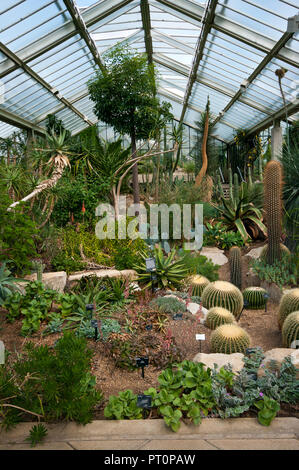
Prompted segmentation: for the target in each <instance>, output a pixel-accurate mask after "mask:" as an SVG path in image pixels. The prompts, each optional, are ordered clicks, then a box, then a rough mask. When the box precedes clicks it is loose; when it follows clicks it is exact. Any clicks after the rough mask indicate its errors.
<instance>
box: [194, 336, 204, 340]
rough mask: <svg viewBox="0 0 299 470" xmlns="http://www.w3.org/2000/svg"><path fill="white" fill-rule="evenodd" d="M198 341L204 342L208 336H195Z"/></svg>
mask: <svg viewBox="0 0 299 470" xmlns="http://www.w3.org/2000/svg"><path fill="white" fill-rule="evenodd" d="M195 339H196V341H204V340H205V339H206V335H195Z"/></svg>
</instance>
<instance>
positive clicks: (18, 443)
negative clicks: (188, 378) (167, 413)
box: [0, 418, 299, 451]
mask: <svg viewBox="0 0 299 470" xmlns="http://www.w3.org/2000/svg"><path fill="white" fill-rule="evenodd" d="M30 428H31V424H30V423H22V424H19V425H18V426H17V427H16V428H15V429H13V430H11V431H9V432H4V431H3V432H1V434H0V450H25V449H30V446H29V444H27V443H25V439H26V437H27V436H28V434H29V429H30ZM47 428H48V435H47V437H46V439H45V441H44V443H43V444H39V445H37V446H36V447H35V448H34V449H36V450H109V451H110V450H299V419H297V418H276V419H274V421H272V423H271V425H270V426H269V427H264V426H262V425H260V424H259V423H258V422H257V420H256V419H255V418H235V419H226V420H221V419H216V418H215V419H209V418H207V419H204V420H203V422H202V423H201V425H200V426H192V425H189V426H187V425H185V424H182V426H181V428H180V430H179V432H177V433H174V432H172V431H170V430H169V429H168V428H167V427H166V426H165V424H164V422H163V420H160V419H159V420H135V421H93V422H92V423H90V424H88V425H87V426H81V425H77V424H75V423H67V424H54V425H53V424H52V425H47Z"/></svg>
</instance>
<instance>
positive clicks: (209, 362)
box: [193, 353, 244, 373]
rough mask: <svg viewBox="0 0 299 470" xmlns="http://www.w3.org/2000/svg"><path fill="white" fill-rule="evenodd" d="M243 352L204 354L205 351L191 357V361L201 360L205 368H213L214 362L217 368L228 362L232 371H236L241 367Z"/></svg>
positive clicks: (242, 364)
mask: <svg viewBox="0 0 299 470" xmlns="http://www.w3.org/2000/svg"><path fill="white" fill-rule="evenodd" d="M243 357H244V354H241V353H233V354H220V353H213V354H205V353H198V354H196V356H195V357H194V358H193V362H202V363H203V364H204V365H205V366H206V368H208V367H209V368H210V369H213V368H214V364H217V366H218V368H217V370H219V369H220V368H221V367H223V366H227V365H228V364H230V365H231V366H232V370H233V372H235V373H237V372H240V370H241V369H243V366H244V362H243Z"/></svg>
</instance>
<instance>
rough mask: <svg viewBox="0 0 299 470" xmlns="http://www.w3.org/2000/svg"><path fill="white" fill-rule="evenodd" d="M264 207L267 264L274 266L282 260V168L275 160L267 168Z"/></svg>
mask: <svg viewBox="0 0 299 470" xmlns="http://www.w3.org/2000/svg"><path fill="white" fill-rule="evenodd" d="M264 205H265V213H266V221H267V228H268V245H269V248H268V252H267V263H268V264H270V265H272V264H273V263H274V261H275V260H277V259H278V260H279V259H280V258H281V249H280V238H281V220H282V166H281V163H280V162H278V161H275V160H271V161H270V162H268V163H267V165H266V168H265V177H264Z"/></svg>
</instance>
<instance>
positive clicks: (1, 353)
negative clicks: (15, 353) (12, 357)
mask: <svg viewBox="0 0 299 470" xmlns="http://www.w3.org/2000/svg"><path fill="white" fill-rule="evenodd" d="M4 362H5V348H4V343H3V341H0V364H4Z"/></svg>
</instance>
